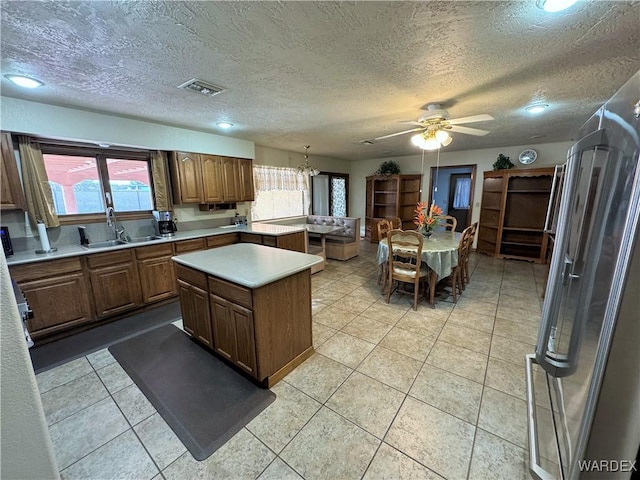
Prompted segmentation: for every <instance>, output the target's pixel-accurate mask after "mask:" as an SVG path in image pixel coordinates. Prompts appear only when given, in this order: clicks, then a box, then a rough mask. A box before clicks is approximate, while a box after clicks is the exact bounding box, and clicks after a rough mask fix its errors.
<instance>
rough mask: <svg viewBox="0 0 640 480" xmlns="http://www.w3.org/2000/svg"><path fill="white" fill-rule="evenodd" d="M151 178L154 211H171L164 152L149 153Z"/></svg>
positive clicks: (167, 171)
mask: <svg viewBox="0 0 640 480" xmlns="http://www.w3.org/2000/svg"><path fill="white" fill-rule="evenodd" d="M151 178H152V179H153V197H154V198H153V200H154V203H155V206H156V210H169V211H171V210H173V200H172V198H171V183H170V181H169V170H168V168H167V154H166V152H163V151H160V150H156V151H152V152H151Z"/></svg>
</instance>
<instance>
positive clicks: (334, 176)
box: [311, 172, 349, 217]
mask: <svg viewBox="0 0 640 480" xmlns="http://www.w3.org/2000/svg"><path fill="white" fill-rule="evenodd" d="M311 197H312V201H311V205H312V214H313V215H331V216H334V217H347V216H348V210H347V209H348V205H349V175H348V174H346V173H331V172H321V173H320V174H319V175H315V176H313V177H311Z"/></svg>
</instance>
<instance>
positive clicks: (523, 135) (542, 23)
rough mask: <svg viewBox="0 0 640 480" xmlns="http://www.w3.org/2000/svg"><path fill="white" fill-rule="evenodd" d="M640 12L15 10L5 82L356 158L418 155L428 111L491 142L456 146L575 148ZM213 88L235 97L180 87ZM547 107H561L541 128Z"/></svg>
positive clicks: (12, 92)
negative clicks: (463, 121)
mask: <svg viewBox="0 0 640 480" xmlns="http://www.w3.org/2000/svg"><path fill="white" fill-rule="evenodd" d="M639 23H640V3H638V2H610V1H583V2H578V4H576V5H574V6H573V7H572V8H571V9H569V10H567V11H565V12H562V13H556V14H548V13H545V12H543V11H542V10H540V9H538V8H537V7H536V6H535V1H534V0H528V1H520V2H488V1H475V2H461V1H450V2H435V1H423V2H348V3H347V2H341V3H338V2H307V1H303V2H193V1H181V2H178V1H154V2H151V1H142V2H136V1H118V2H107V1H92V2H59V1H48V2H35V1H8V0H2V2H1V25H0V27H1V30H0V31H1V38H0V40H1V56H2V73H3V74H7V73H22V74H28V75H32V76H35V77H37V78H39V79H41V80H42V81H44V82H45V84H46V85H45V86H44V87H42V88H39V89H37V90H31V91H24V90H21V89H18V88H17V87H15V86H13V85H11V84H10V83H9V82H8V81H7V80H6V79H4V78H3V79H2V94H3V95H5V96H11V97H17V98H23V99H28V100H33V101H37V102H43V103H51V104H55V105H63V106H70V107H76V108H83V109H88V110H93V111H100V112H107V113H111V114H117V115H125V116H129V117H133V118H139V119H143V120H148V121H155V122H159V123H165V124H170V125H176V126H182V127H188V128H194V129H198V130H204V131H210V132H214V133H221V132H220V131H219V130H218V129H217V127H215V123H216V122H217V121H220V120H228V121H231V122H233V123H234V124H235V127H234V129H233V130H231V131H229V132H227V133H224V134H225V135H229V136H233V137H238V138H245V139H248V140H253V141H254V142H256V144H258V145H263V146H267V147H273V148H280V149H284V150H293V151H302V145H304V144H308V145H311V150H310V152H311V153H313V154H315V155H326V156H330V157H335V158H344V159H362V158H378V157H385V156H392V155H393V156H395V155H410V154H415V153H417V152H418V151H419V150H418V149H417V148H416V147H414V146H413V145H412V144H411V143H410V135H402V136H399V137H394V138H389V139H386V140H381V141H378V142H376V143H375V144H374V145H362V144H359V143H358V142H359V141H361V140H364V139H371V138H374V137H378V136H382V135H386V134H390V133H394V132H397V131H402V130H406V129H407V128H410V127H407V125H406V124H402V123H399V122H400V121H403V120H415V119H417V118H418V116H419V115H420V114H421V113H422V112H423V111H422V110H421V108H423V107H424V106H425V105H426V104H427V103H434V102H439V103H442V104H443V106H444V107H445V108H447V109H448V110H449V112H450V114H451V116H452V117H462V116H467V115H475V114H479V113H488V114H490V115H492V116H493V117H495V120H494V121H491V122H482V123H474V124H470V125H469V126H471V127H477V128H482V129H487V130H490V131H491V133H490V134H489V135H487V136H485V137H472V136H468V135H462V134H454V141H453V143H452V144H451V145H450V146H448V147H446V149H447V150H449V151H452V150H468V149H477V148H490V147H499V146H507V145H526V144H535V143H547V142H555V141H567V140H569V139H570V138H571V137H572V136H573V135H574V134H575V132H576V131H577V129H578V128H579V127H580V126H581V125H582V124H583V123H584V122H585V121H586V120H587V118H588V117H589V116H590V115H591V113H593V112H594V111H595V110H596V109H597V107H598V106H600V105H601V104H602V103H603V102H604V101H606V100H607V99H608V98H609V97H610V96H611V95H612V94H613V93H614V92H615V91H616V90H617V89H618V88H619V87H620V86H621V85H622V84H623V83H624V82H625V81H626V80H627V79H629V78H630V77H631V76H632V75H633V74H634V73H635V72H636V71H637V70H638V69H640V60H639V52H640V29H639V28H638V25H639ZM194 77H195V78H199V79H202V80H205V81H207V82H210V83H213V84H216V85H219V86H222V87H225V88H226V91H224V92H223V93H221V94H219V95H217V96H215V97H212V98H209V97H205V96H203V95H199V94H196V93H193V92H189V91H184V90H179V89H177V88H176V86H177V85H179V84H181V83H183V82H185V81H187V80H189V79H191V78H194ZM534 101H544V102H545V103H548V104H549V105H550V106H551V107H550V108H549V109H547V111H545V112H544V113H543V114H542V115H539V116H536V117H533V116H531V115H529V114H527V113H526V112H524V110H523V108H524V107H525V106H526V105H528V104H530V103H531V102H534Z"/></svg>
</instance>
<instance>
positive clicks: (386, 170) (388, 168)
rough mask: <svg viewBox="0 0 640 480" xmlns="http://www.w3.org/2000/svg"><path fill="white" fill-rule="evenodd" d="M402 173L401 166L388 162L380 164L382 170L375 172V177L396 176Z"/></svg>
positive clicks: (391, 161)
mask: <svg viewBox="0 0 640 480" xmlns="http://www.w3.org/2000/svg"><path fill="white" fill-rule="evenodd" d="M396 173H400V166H399V165H398V164H397V163H396V162H394V161H393V160H388V161H386V162H382V163H381V164H380V168H378V170H376V171H375V172H373V174H374V175H395V174H396Z"/></svg>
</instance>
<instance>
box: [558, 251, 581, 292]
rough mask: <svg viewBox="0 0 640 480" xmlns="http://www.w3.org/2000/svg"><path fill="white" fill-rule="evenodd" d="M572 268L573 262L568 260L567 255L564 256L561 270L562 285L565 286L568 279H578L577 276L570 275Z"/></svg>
mask: <svg viewBox="0 0 640 480" xmlns="http://www.w3.org/2000/svg"><path fill="white" fill-rule="evenodd" d="M572 266H573V260H571V258H569V255H566V254H565V256H564V268H563V269H562V285H566V284H567V281H568V279H570V278H580V277H579V276H578V275H573V274H571V273H570V272H571V267H572Z"/></svg>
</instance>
